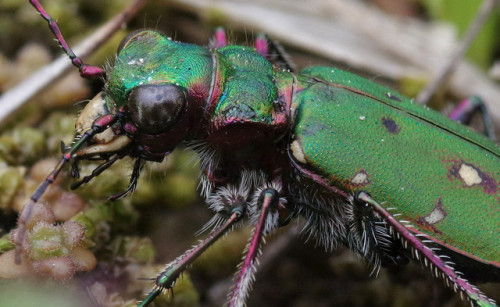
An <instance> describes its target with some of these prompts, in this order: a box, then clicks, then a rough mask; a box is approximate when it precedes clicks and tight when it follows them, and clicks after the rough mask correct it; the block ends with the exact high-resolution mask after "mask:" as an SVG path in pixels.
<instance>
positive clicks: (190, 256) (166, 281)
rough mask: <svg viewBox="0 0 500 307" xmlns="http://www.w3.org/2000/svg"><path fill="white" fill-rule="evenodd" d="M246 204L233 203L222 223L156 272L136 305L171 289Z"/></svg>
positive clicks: (226, 229)
mask: <svg viewBox="0 0 500 307" xmlns="http://www.w3.org/2000/svg"><path fill="white" fill-rule="evenodd" d="M245 208H246V204H245V203H238V204H234V206H233V210H232V213H231V216H230V217H229V219H228V220H227V221H226V223H225V224H224V225H222V226H221V227H219V228H217V229H216V230H214V231H213V232H211V233H210V235H209V236H208V237H207V238H206V239H205V240H203V241H201V242H200V243H198V244H197V245H195V246H194V247H193V248H191V249H190V250H188V251H187V252H185V253H184V254H183V255H181V256H180V257H177V259H175V260H174V261H172V262H171V263H169V264H168V265H167V266H166V267H165V269H164V270H163V271H161V272H160V274H158V276H157V277H156V279H155V284H156V285H155V287H154V288H153V289H152V290H151V291H150V292H149V294H148V295H147V296H146V298H145V299H144V300H143V301H142V302H140V303H139V304H138V306H141V307H142V306H149V304H151V303H152V302H153V301H154V299H155V298H156V297H157V296H158V295H160V294H161V293H162V292H163V290H165V289H168V290H169V289H172V287H173V286H174V284H175V282H176V281H177V279H178V278H179V276H180V275H181V273H182V272H184V271H185V270H186V268H187V267H188V266H189V265H191V264H192V263H193V261H195V260H196V259H197V258H198V257H199V256H200V255H201V254H203V252H205V250H206V249H207V248H209V247H210V246H212V244H213V243H215V242H216V241H217V240H218V239H220V238H221V237H222V236H223V235H224V234H225V233H226V232H227V231H228V230H230V229H232V226H233V225H235V224H236V223H237V222H238V221H239V220H240V219H241V218H242V217H243V215H244V213H245Z"/></svg>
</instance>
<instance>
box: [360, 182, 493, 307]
mask: <svg viewBox="0 0 500 307" xmlns="http://www.w3.org/2000/svg"><path fill="white" fill-rule="evenodd" d="M355 201H360V202H363V203H366V204H368V205H370V206H371V207H372V208H373V210H374V211H375V212H376V213H377V214H379V215H380V216H381V217H382V218H383V219H384V220H385V221H386V223H387V225H388V226H389V230H390V232H391V234H395V235H396V236H397V238H398V239H401V241H402V243H403V245H404V246H405V248H406V247H407V246H408V245H409V246H410V248H411V253H412V256H413V257H414V258H416V259H417V260H418V259H422V262H423V263H424V265H425V266H427V267H429V268H430V269H431V271H432V274H433V275H434V276H436V277H441V278H442V279H443V280H444V282H445V283H446V285H447V286H448V287H450V288H452V289H453V290H454V291H455V292H457V291H458V292H459V293H460V296H461V297H462V299H466V300H468V301H469V302H470V303H471V304H472V305H473V306H491V307H493V306H496V304H495V301H493V300H492V299H489V298H488V297H487V296H486V295H484V294H483V293H482V292H481V291H480V290H479V289H478V288H477V287H475V286H473V285H471V284H470V283H469V282H468V281H467V280H465V279H464V278H463V277H461V276H459V275H458V274H457V272H456V271H455V270H454V269H453V267H452V265H453V264H452V263H448V262H445V261H444V260H443V259H442V257H440V256H439V255H438V254H437V253H436V250H435V249H431V248H429V247H427V246H426V245H425V244H424V243H425V241H421V240H420V239H419V238H417V236H416V235H415V234H413V232H411V231H410V230H409V229H408V228H407V227H409V226H405V225H403V224H402V223H401V222H399V221H397V220H396V219H395V218H394V216H393V215H391V214H390V213H389V212H387V210H386V209H385V208H384V207H382V206H381V205H380V204H379V203H378V202H377V201H375V200H374V199H373V198H372V197H371V196H370V195H369V194H368V193H366V192H363V191H361V192H358V193H357V194H356V196H355ZM443 258H444V256H443Z"/></svg>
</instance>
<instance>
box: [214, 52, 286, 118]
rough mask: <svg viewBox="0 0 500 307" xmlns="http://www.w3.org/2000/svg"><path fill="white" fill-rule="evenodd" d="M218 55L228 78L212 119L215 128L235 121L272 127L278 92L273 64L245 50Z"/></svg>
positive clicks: (224, 82) (224, 80)
mask: <svg viewBox="0 0 500 307" xmlns="http://www.w3.org/2000/svg"><path fill="white" fill-rule="evenodd" d="M217 53H218V57H217V59H218V65H219V69H220V70H223V71H224V72H223V74H224V78H223V81H222V87H223V89H222V90H221V92H220V95H219V97H218V99H217V105H216V106H215V108H214V109H215V110H214V113H213V115H212V119H213V120H214V121H215V123H214V124H216V125H219V124H223V123H226V122H227V121H233V120H234V121H242V120H244V121H245V122H255V123H265V124H271V123H272V121H273V118H272V114H273V104H272V102H273V101H274V100H275V99H276V97H277V89H276V85H275V84H274V78H273V76H274V72H273V67H272V65H271V64H270V63H269V61H267V60H266V59H265V58H264V57H262V56H261V55H259V54H258V53H257V52H255V50H254V49H253V48H249V47H243V46H227V47H223V48H220V49H218V50H217Z"/></svg>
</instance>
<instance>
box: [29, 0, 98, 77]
mask: <svg viewBox="0 0 500 307" xmlns="http://www.w3.org/2000/svg"><path fill="white" fill-rule="evenodd" d="M30 3H31V5H33V6H34V7H35V9H36V10H37V12H38V13H40V15H42V17H43V19H45V20H46V21H47V23H48V24H49V28H50V30H51V31H52V33H54V36H55V37H56V39H57V41H58V42H59V45H60V46H61V48H62V49H63V50H64V52H65V53H66V54H67V55H68V57H69V59H70V60H71V63H72V64H73V65H74V66H76V67H77V68H78V70H79V71H80V75H81V76H82V77H83V78H96V77H104V76H105V75H106V73H105V72H104V70H102V69H101V68H99V67H97V66H92V65H88V64H85V63H83V61H82V59H81V58H80V57H78V56H76V54H75V53H74V52H73V50H71V48H70V47H69V45H68V43H66V40H65V39H64V37H63V36H62V34H61V29H59V25H58V24H57V22H56V21H55V20H54V19H53V18H52V17H51V16H50V15H49V13H47V12H46V11H45V9H44V8H43V6H42V4H40V1H38V0H30Z"/></svg>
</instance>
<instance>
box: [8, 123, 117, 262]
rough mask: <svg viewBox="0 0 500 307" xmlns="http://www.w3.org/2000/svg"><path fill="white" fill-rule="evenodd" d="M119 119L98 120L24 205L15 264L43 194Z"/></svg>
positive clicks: (19, 256) (19, 223) (66, 153)
mask: <svg viewBox="0 0 500 307" xmlns="http://www.w3.org/2000/svg"><path fill="white" fill-rule="evenodd" d="M117 119H118V115H105V116H103V117H101V118H98V119H97V120H96V121H95V122H94V124H93V125H92V128H90V129H89V130H87V131H86V132H85V133H83V134H82V135H81V137H79V138H78V140H77V141H76V142H75V143H74V144H73V146H72V147H71V149H70V150H69V151H67V152H65V153H63V155H62V157H61V160H60V161H59V163H58V164H57V165H56V166H55V167H54V169H53V170H52V172H50V174H49V175H48V176H47V177H46V178H45V180H44V181H43V182H42V183H41V184H40V185H39V186H38V187H37V188H36V190H35V192H33V194H31V197H30V199H29V200H28V202H27V203H26V204H25V205H24V207H23V210H22V212H21V214H20V215H19V221H18V225H19V226H18V232H17V233H16V235H15V237H14V238H13V241H14V242H13V243H14V244H15V245H16V256H15V263H16V264H20V263H21V246H22V243H23V241H24V236H25V234H26V224H27V223H28V222H29V220H30V219H31V216H32V214H33V210H34V207H35V204H36V203H38V201H39V200H40V198H42V196H43V194H45V191H46V190H47V188H48V187H49V186H50V185H51V184H52V183H54V181H55V180H56V178H57V176H58V175H59V173H60V172H61V170H62V168H63V166H64V165H65V164H66V163H67V162H68V161H70V160H71V158H72V157H73V155H74V154H75V153H76V152H77V151H78V150H79V149H80V148H81V147H82V146H85V145H86V144H87V142H88V141H90V140H91V139H92V138H93V137H94V135H96V134H98V133H101V132H102V131H104V130H105V129H107V128H108V127H109V126H110V125H112V124H113V123H115V122H116V120H117Z"/></svg>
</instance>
